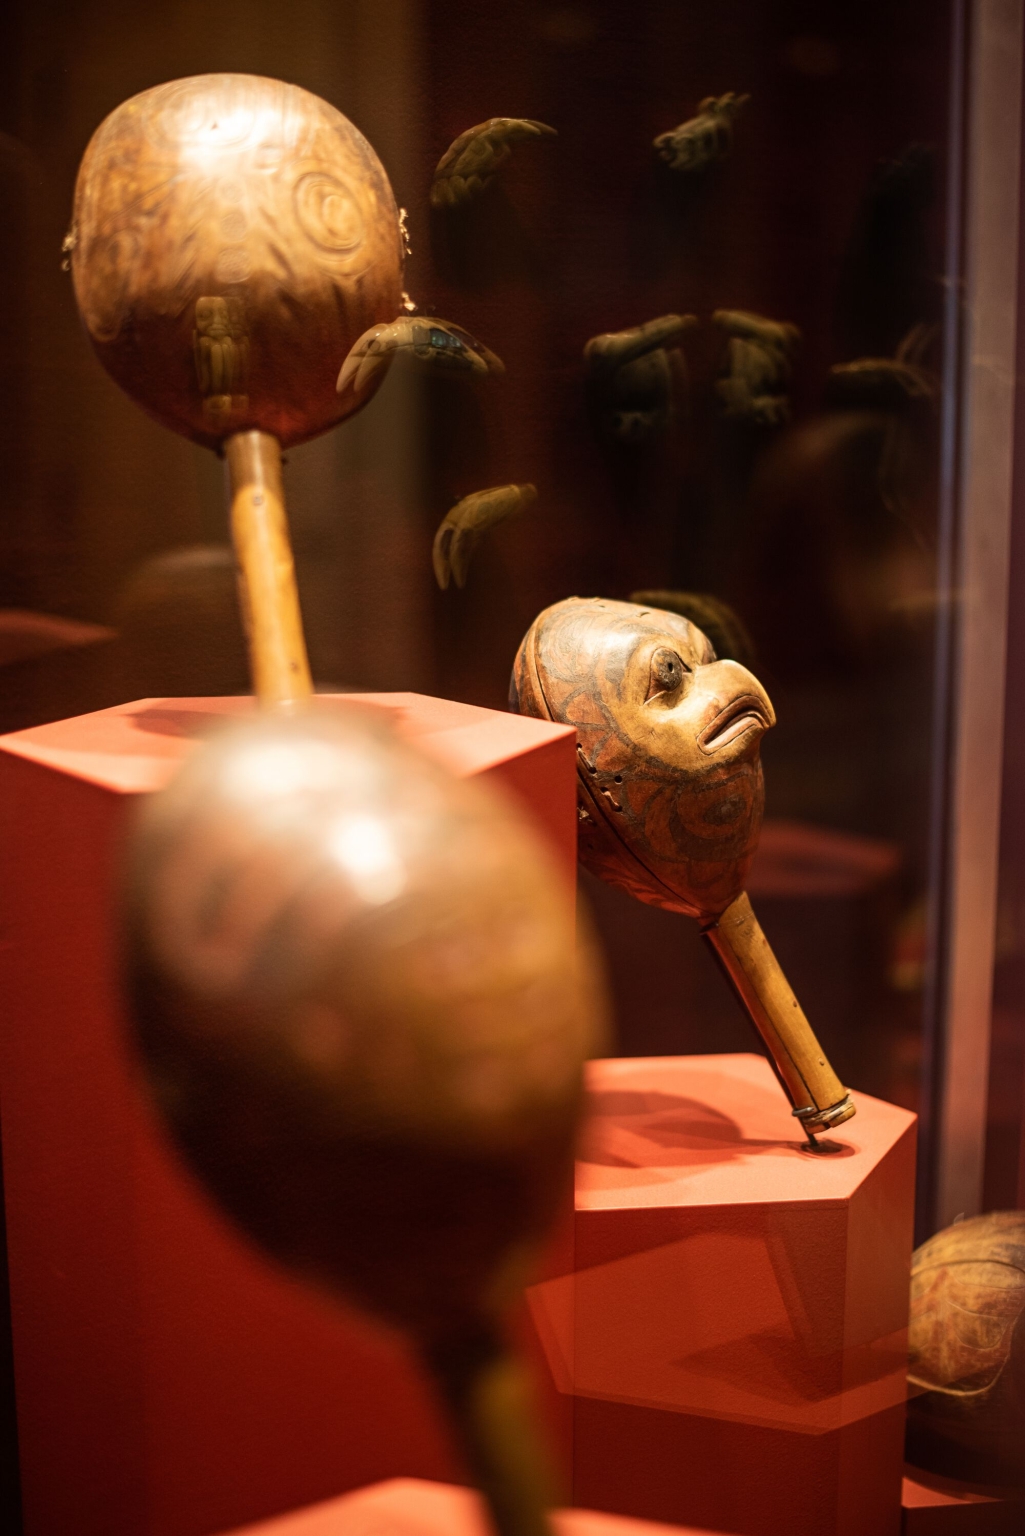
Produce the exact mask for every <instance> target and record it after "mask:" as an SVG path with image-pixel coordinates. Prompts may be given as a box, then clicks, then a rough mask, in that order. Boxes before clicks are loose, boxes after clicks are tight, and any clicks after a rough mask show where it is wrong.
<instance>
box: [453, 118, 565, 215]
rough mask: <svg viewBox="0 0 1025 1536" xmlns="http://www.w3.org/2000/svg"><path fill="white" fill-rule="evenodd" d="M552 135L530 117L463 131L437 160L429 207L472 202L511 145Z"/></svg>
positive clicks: (495, 120)
mask: <svg viewBox="0 0 1025 1536" xmlns="http://www.w3.org/2000/svg"><path fill="white" fill-rule="evenodd" d="M556 136H557V135H556V130H555V129H554V128H549V126H548V124H547V123H539V122H537V121H535V119H534V118H532V117H489V118H488V120H487V122H486V123H477V124H476V126H475V127H473V128H467V130H466V132H465V133H461V134H460V135H459V137H458V139H455V140H454V141H453V143H452V144H450V145H449V147H448V149H447V150H446V151H445V153H444V154H443V155H442V157H441V159H440V160H439V161H438V166H437V169H436V170H435V172H434V180H433V182H432V183H431V207H432V208H455V207H458V206H459V205H460V204H461V203H470V202H472V201H473V199H474V198H475V197H479V196H480V194H481V193H482V192H483V191H484V190H485V188H486V187H488V186H490V184H491V182H492V181H493V180H494V177H495V175H496V174H497V173H498V171H500V170H501V168H502V166H503V165H504V164H505V162H506V161H507V160H508V159H509V157H510V155H511V154H512V150H511V149H510V147H509V146H510V145H511V144H514V143H516V142H517V141H518V140H522V139H554V138H555V137H556Z"/></svg>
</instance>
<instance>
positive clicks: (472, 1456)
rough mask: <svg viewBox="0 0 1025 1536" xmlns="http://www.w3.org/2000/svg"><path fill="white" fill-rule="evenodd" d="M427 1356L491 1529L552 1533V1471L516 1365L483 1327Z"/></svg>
mask: <svg viewBox="0 0 1025 1536" xmlns="http://www.w3.org/2000/svg"><path fill="white" fill-rule="evenodd" d="M427 1361H428V1364H429V1366H430V1368H431V1371H432V1374H433V1376H434V1379H435V1381H436V1382H437V1384H438V1386H439V1387H440V1389H441V1394H442V1397H443V1398H444V1401H445V1406H446V1407H447V1409H448V1412H449V1417H450V1421H451V1423H452V1425H453V1428H454V1429H455V1431H456V1434H457V1436H458V1439H459V1443H460V1446H461V1448H462V1451H463V1454H464V1455H465V1457H466V1461H467V1464H468V1466H469V1469H470V1472H471V1474H472V1476H473V1480H474V1482H475V1483H476V1485H477V1487H478V1488H479V1489H480V1492H481V1493H482V1495H483V1496H484V1499H485V1500H486V1502H487V1505H488V1508H489V1509H490V1511H491V1518H492V1520H493V1522H494V1527H495V1530H496V1532H497V1533H498V1536H552V1527H551V1524H550V1522H549V1519H548V1514H547V1508H548V1505H549V1504H550V1503H551V1502H552V1478H551V1474H550V1470H549V1467H548V1461H547V1457H546V1456H545V1454H544V1451H543V1449H542V1447H541V1444H540V1442H539V1440H538V1438H537V1436H536V1434H535V1432H534V1423H533V1415H532V1413H531V1408H530V1393H529V1387H528V1383H527V1379H526V1375H525V1372H524V1370H523V1367H522V1366H521V1365H520V1364H519V1362H518V1361H517V1360H515V1359H514V1358H513V1356H512V1355H510V1353H509V1352H508V1350H507V1349H506V1347H505V1345H504V1344H503V1343H502V1342H501V1340H500V1339H499V1338H498V1337H497V1336H496V1335H495V1334H494V1333H493V1332H491V1331H490V1330H489V1329H488V1328H486V1327H481V1328H480V1329H479V1330H474V1331H471V1332H468V1333H467V1334H466V1335H463V1336H460V1337H459V1338H457V1339H454V1340H447V1341H446V1342H445V1343H444V1344H443V1345H439V1346H436V1347H435V1348H434V1349H431V1350H429V1351H428V1352H427Z"/></svg>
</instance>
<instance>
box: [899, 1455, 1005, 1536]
mask: <svg viewBox="0 0 1025 1536" xmlns="http://www.w3.org/2000/svg"><path fill="white" fill-rule="evenodd" d="M904 1471H905V1477H904V1493H903V1499H902V1503H903V1506H904V1508H903V1514H904V1520H903V1524H902V1525H901V1533H902V1536H1022V1532H1023V1531H1025V1489H1020V1490H1017V1489H999V1488H977V1487H973V1486H971V1485H969V1484H967V1483H958V1482H954V1481H953V1480H952V1479H951V1478H946V1477H934V1476H933V1475H932V1473H930V1472H922V1471H920V1470H919V1469H918V1468H917V1467H905V1469H904Z"/></svg>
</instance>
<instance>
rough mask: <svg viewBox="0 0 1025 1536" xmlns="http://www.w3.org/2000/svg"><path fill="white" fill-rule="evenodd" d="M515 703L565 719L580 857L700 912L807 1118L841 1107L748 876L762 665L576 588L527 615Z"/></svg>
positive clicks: (826, 1121)
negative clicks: (570, 735)
mask: <svg viewBox="0 0 1025 1536" xmlns="http://www.w3.org/2000/svg"><path fill="white" fill-rule="evenodd" d="M510 703H511V706H512V708H513V709H516V710H519V711H520V712H521V713H523V714H528V715H536V716H539V717H541V718H542V719H547V720H556V721H558V722H560V723H561V724H564V725H572V726H574V727H575V728H576V731H577V740H578V746H577V785H578V794H579V803H578V815H579V822H580V844H579V846H580V859H581V862H582V863H583V864H584V865H585V866H586V868H588V869H590V870H591V871H592V872H593V873H594V874H596V875H598V876H599V877H600V878H601V879H602V880H607V881H608V882H609V883H610V884H611V885H617V886H620V887H622V889H624V890H626V891H629V892H630V894H631V895H633V896H636V897H637V898H638V899H639V900H641V901H646V902H649V903H651V905H653V906H657V907H665V908H667V909H668V910H669V911H671V912H686V913H687V914H688V915H689V916H691V917H695V918H697V920H698V922H699V923H700V925H701V931H702V933H703V935H704V936H705V938H706V939H707V940H708V942H709V943H710V944H711V946H712V948H713V949H714V950H715V952H716V955H717V956H718V958H719V960H720V961H721V962H722V965H723V967H724V968H725V971H726V974H727V975H728V977H729V979H730V981H731V983H732V985H733V987H734V988H735V990H736V992H737V994H738V996H739V998H740V1001H741V1003H742V1004H743V1006H744V1008H745V1010H746V1011H747V1013H748V1015H749V1017H750V1018H751V1020H752V1022H753V1023H754V1024H755V1026H756V1027H757V1029H758V1031H759V1033H760V1034H761V1036H762V1038H763V1040H764V1041H765V1044H766V1046H767V1047H768V1050H769V1052H770V1056H771V1059H772V1061H773V1063H774V1064H775V1067H776V1071H777V1074H778V1076H779V1078H780V1080H781V1081H782V1083H783V1086H784V1087H785V1089H786V1091H787V1093H788V1094H789V1096H790V1099H791V1102H792V1104H793V1106H794V1114H795V1115H796V1116H797V1117H798V1119H799V1120H800V1122H801V1124H802V1126H803V1128H804V1130H805V1131H807V1132H808V1133H809V1134H811V1133H814V1132H818V1131H826V1130H829V1129H831V1128H832V1127H834V1126H837V1125H840V1124H842V1122H843V1121H845V1120H849V1119H850V1117H851V1116H852V1115H853V1114H854V1112H855V1110H854V1104H853V1103H852V1101H851V1098H850V1095H849V1094H848V1093H847V1091H846V1089H845V1088H844V1087H843V1085H842V1083H841V1082H840V1080H839V1078H838V1077H837V1076H836V1073H835V1072H834V1071H833V1069H832V1067H831V1066H830V1065H829V1062H828V1061H827V1060H826V1057H825V1054H824V1053H823V1050H822V1047H821V1046H820V1045H819V1043H818V1041H817V1040H816V1038H815V1035H814V1034H813V1033H812V1029H811V1026H810V1024H809V1023H808V1020H807V1019H806V1017H805V1015H804V1013H803V1011H802V1009H801V1006H800V1004H799V1003H798V1001H797V998H796V997H795V996H794V994H793V991H792V990H791V988H790V986H789V984H788V982H787V979H786V977H785V976H784V974H783V972H782V970H781V969H780V966H779V962H778V961H777V960H776V957H775V955H774V954H773V953H772V950H771V949H770V948H769V945H768V943H767V941H766V939H765V935H764V934H763V933H762V930H761V927H760V926H759V923H758V919H757V918H756V917H755V914H754V912H753V911H752V909H751V903H750V901H749V900H748V897H747V895H746V894H745V891H744V883H745V881H746V879H747V872H748V869H749V867H750V863H751V859H752V856H753V854H754V851H755V847H756V845H757V842H758V834H759V831H760V830H761V821H762V810H763V806H764V798H765V796H764V786H763V780H762V765H761V758H760V755H759V751H760V746H761V738H762V736H763V735H764V733H765V732H766V731H767V730H768V729H769V727H770V726H771V725H773V724H774V723H775V715H774V713H773V709H772V705H771V704H770V702H769V699H768V696H767V694H766V692H765V690H764V688H763V687H762V685H761V684H760V683H759V682H758V680H757V679H756V678H755V677H754V676H753V674H752V673H750V672H749V671H748V670H747V668H746V667H742V666H740V665H739V664H738V663H737V662H734V661H717V660H716V657H715V652H714V650H713V649H712V646H711V644H710V643H709V641H708V640H707V638H706V637H705V635H704V634H703V633H702V632H701V630H700V629H698V628H697V627H696V625H694V624H692V623H690V622H689V620H687V619H685V618H683V617H682V616H681V615H679V614H675V613H668V612H664V611H662V610H659V609H654V608H647V607H644V606H641V605H639V604H636V603H619V602H613V601H604V600H598V599H596V598H595V599H588V598H577V597H572V598H568V599H567V600H566V601H565V602H562V603H556V604H555V605H554V607H551V608H546V609H545V611H544V612H543V613H542V614H541V615H540V616H539V617H538V618H537V619H535V621H534V623H533V624H532V625H531V627H530V629H529V630H528V632H527V635H526V637H525V639H524V641H523V644H522V645H521V647H520V650H519V654H518V656H517V658H516V665H515V669H514V672H513V680H512V690H511V695H510Z"/></svg>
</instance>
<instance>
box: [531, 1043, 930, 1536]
mask: <svg viewBox="0 0 1025 1536" xmlns="http://www.w3.org/2000/svg"><path fill="white" fill-rule="evenodd" d="M590 1073H591V1075H590V1091H591V1095H592V1100H593V1103H594V1106H595V1110H596V1115H595V1119H594V1120H593V1122H592V1125H591V1131H590V1136H589V1141H588V1145H587V1147H586V1149H585V1159H584V1160H583V1161H582V1162H581V1163H580V1164H579V1165H578V1172H577V1185H576V1212H575V1218H574V1248H575V1253H574V1261H573V1272H572V1273H566V1274H563V1275H561V1276H558V1277H555V1278H553V1279H550V1280H547V1281H545V1282H544V1283H543V1284H540V1285H536V1286H534V1287H532V1289H531V1291H530V1292H529V1293H528V1299H529V1301H530V1304H531V1313H532V1316H533V1319H534V1323H535V1326H536V1328H537V1330H538V1333H539V1335H540V1337H541V1340H542V1343H543V1345H544V1349H545V1354H546V1357H547V1359H548V1362H549V1366H550V1369H551V1373H552V1376H553V1378H554V1381H555V1384H556V1386H557V1387H558V1388H559V1390H560V1391H561V1392H563V1393H564V1394H566V1395H567V1396H569V1397H571V1398H572V1403H573V1469H574V1470H573V1503H574V1504H577V1505H581V1506H583V1507H585V1508H592V1509H604V1510H610V1511H615V1512H618V1513H622V1514H629V1515H633V1516H637V1517H641V1518H646V1519H651V1520H664V1521H669V1522H673V1523H680V1524H685V1525H686V1524H690V1525H694V1526H698V1527H709V1528H712V1529H716V1530H723V1531H732V1532H743V1533H745V1536H793V1533H794V1532H796V1531H802V1532H815V1536H868V1533H871V1536H897V1533H898V1532H899V1531H900V1522H901V1474H902V1463H903V1444H904V1402H905V1361H906V1330H907V1317H908V1288H909V1273H910V1262H911V1246H912V1213H913V1196H914V1164H915V1117H914V1116H913V1115H911V1114H909V1113H907V1111H905V1110H902V1109H897V1108H895V1107H894V1106H892V1105H889V1104H884V1103H881V1102H880V1101H879V1100H877V1099H871V1098H868V1097H866V1096H865V1095H863V1094H855V1095H854V1097H855V1101H856V1103H857V1106H858V1114H857V1116H856V1118H855V1119H853V1120H851V1121H849V1122H848V1123H847V1124H846V1125H844V1126H842V1127H841V1128H840V1130H838V1131H837V1132H835V1133H834V1135H833V1137H832V1142H833V1144H834V1146H835V1147H836V1150H835V1151H833V1152H832V1153H819V1154H818V1155H814V1154H811V1153H809V1152H807V1151H804V1150H802V1148H803V1145H804V1144H803V1141H802V1138H801V1136H800V1134H799V1132H798V1129H797V1126H796V1123H795V1121H794V1120H793V1118H792V1116H791V1114H790V1108H789V1104H788V1103H787V1101H786V1099H785V1098H784V1095H783V1093H782V1090H781V1089H780V1088H779V1086H778V1085H777V1083H776V1080H775V1078H774V1077H773V1074H772V1071H771V1069H770V1067H769V1065H768V1063H767V1062H766V1061H765V1060H763V1059H762V1058H761V1057H759V1056H753V1055H733V1056H694V1057H666V1058H650V1059H644V1060H620V1061H598V1062H593V1063H592V1064H591V1068H590Z"/></svg>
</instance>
